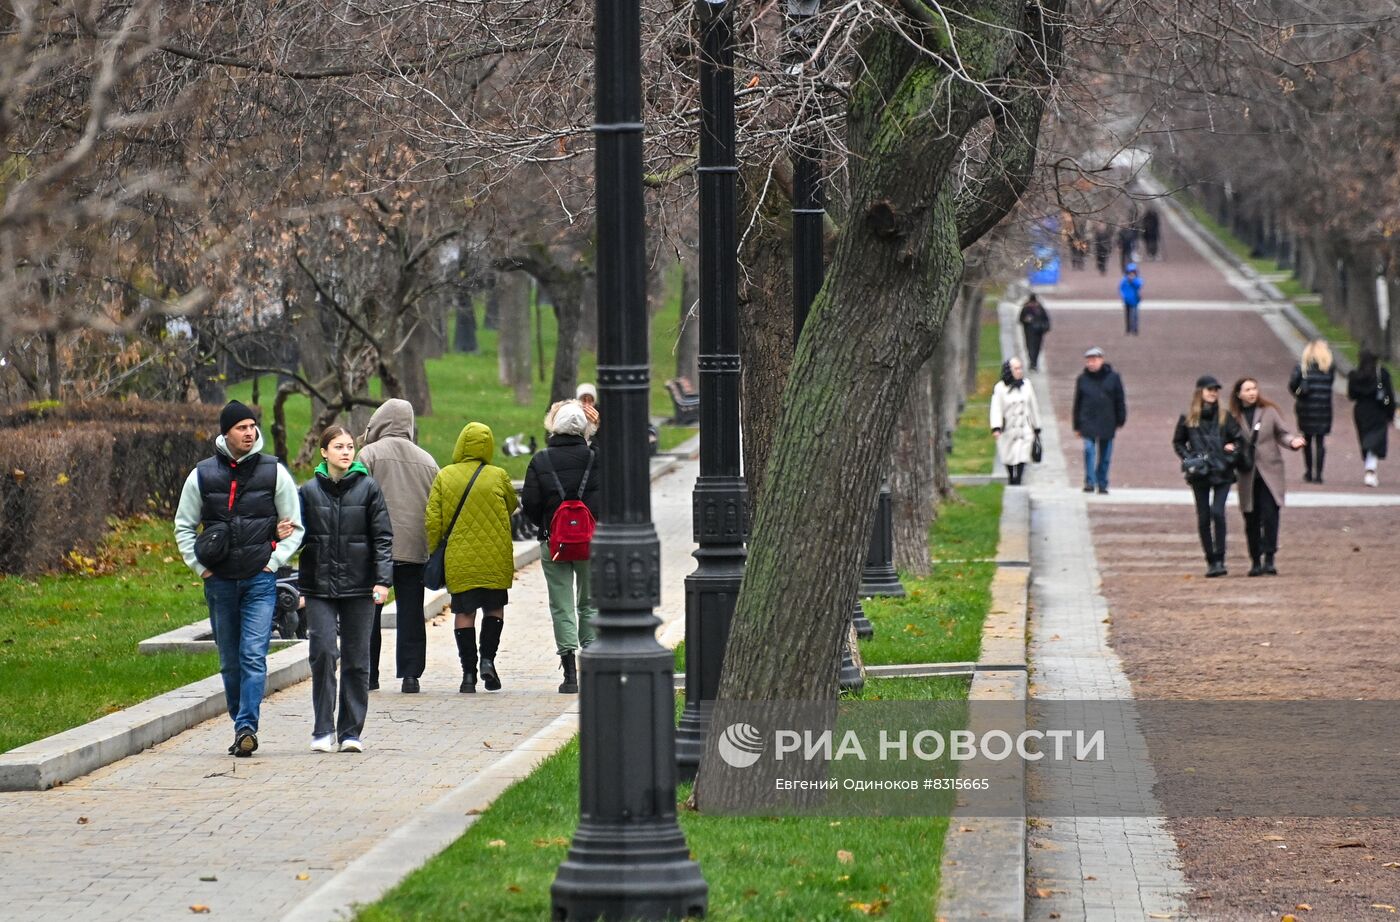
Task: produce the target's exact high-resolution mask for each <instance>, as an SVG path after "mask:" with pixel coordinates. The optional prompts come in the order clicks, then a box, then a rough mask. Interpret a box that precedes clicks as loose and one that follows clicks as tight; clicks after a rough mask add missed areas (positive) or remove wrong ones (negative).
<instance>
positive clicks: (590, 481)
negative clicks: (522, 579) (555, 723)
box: [521, 401, 602, 695]
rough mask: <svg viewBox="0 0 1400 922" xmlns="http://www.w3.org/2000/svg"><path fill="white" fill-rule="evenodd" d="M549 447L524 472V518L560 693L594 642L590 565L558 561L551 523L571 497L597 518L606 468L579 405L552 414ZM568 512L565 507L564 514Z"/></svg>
mask: <svg viewBox="0 0 1400 922" xmlns="http://www.w3.org/2000/svg"><path fill="white" fill-rule="evenodd" d="M551 423H552V426H551V432H550V436H549V441H548V443H547V445H546V447H545V450H544V451H542V452H540V453H539V454H537V455H535V456H534V457H533V458H531V459H530V466H529V467H528V468H527V469H526V470H525V488H524V490H523V492H522V497H521V499H522V505H523V506H524V509H525V517H526V518H527V519H529V520H530V521H531V522H533V523H534V524H535V527H536V528H538V529H539V533H540V569H541V570H542V571H543V572H544V582H545V586H546V588H547V589H548V591H549V615H550V619H551V620H552V621H553V623H554V647H555V655H556V656H558V657H559V667H560V668H561V669H562V670H563V671H564V680H563V682H561V683H560V685H559V692H560V694H565V695H569V694H577V693H578V663H577V660H576V655H577V653H578V651H579V649H580V648H581V647H586V646H588V645H589V644H590V643H592V642H593V636H594V634H593V619H594V618H596V617H597V616H598V610H597V609H596V608H594V606H593V592H592V587H591V577H592V573H591V565H590V563H589V561H588V559H587V558H585V559H582V560H555V559H553V556H552V555H551V553H550V549H549V548H550V544H549V539H550V533H549V530H550V525H551V523H552V522H553V521H554V518H555V513H556V512H558V510H559V507H560V506H561V505H562V504H563V503H564V502H566V501H567V500H581V501H582V502H583V504H584V505H585V506H587V507H588V510H589V512H590V513H592V515H593V516H594V518H595V519H596V518H597V515H598V512H599V509H598V493H599V488H600V486H601V484H602V477H601V476H600V475H601V474H602V472H601V471H600V470H599V469H598V463H597V459H596V458H595V457H594V454H593V450H592V449H590V448H589V447H588V442H587V440H585V439H584V437H583V434H584V430H585V429H586V427H587V425H588V420H587V417H585V416H584V414H583V408H582V407H581V406H579V404H577V403H575V402H573V401H570V402H568V403H565V404H564V405H563V406H561V407H560V408H559V409H558V411H557V412H555V413H554V415H553V418H552V420H551ZM567 512H568V510H567V508H566V509H565V514H567Z"/></svg>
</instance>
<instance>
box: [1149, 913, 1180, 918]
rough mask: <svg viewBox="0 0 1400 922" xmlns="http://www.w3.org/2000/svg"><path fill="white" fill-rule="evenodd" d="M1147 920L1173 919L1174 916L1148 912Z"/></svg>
mask: <svg viewBox="0 0 1400 922" xmlns="http://www.w3.org/2000/svg"><path fill="white" fill-rule="evenodd" d="M1147 918H1149V919H1175V918H1176V916H1174V915H1172V914H1171V913H1169V912H1149V913H1148V914H1147Z"/></svg>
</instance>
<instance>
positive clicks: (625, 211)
mask: <svg viewBox="0 0 1400 922" xmlns="http://www.w3.org/2000/svg"><path fill="white" fill-rule="evenodd" d="M596 4H597V5H596V19H595V27H594V28H595V31H594V48H595V49H596V51H595V63H594V79H595V82H596V89H595V105H596V116H597V121H596V124H595V125H594V126H593V131H594V135H595V138H596V151H597V153H596V156H595V161H594V176H595V184H596V188H595V192H596V198H597V203H598V218H597V222H598V247H597V259H598V275H597V285H598V305H599V309H598V390H599V395H598V396H599V405H600V406H601V407H603V408H604V411H605V412H606V413H607V418H606V420H605V421H604V424H603V426H602V428H601V430H600V431H599V460H600V467H601V470H602V475H603V490H602V499H601V515H600V516H599V524H598V529H597V532H596V533H595V535H594V538H593V545H592V570H593V598H594V601H595V603H596V605H597V607H598V618H597V621H596V622H594V623H595V625H596V627H597V629H598V638H597V640H596V641H595V642H594V643H593V644H591V645H590V646H589V647H588V649H587V650H585V651H583V655H582V657H581V659H582V662H581V669H580V676H579V678H580V683H579V684H580V689H579V690H580V695H579V824H578V829H577V830H576V831H575V833H574V840H573V843H572V845H571V846H570V848H569V854H568V857H567V858H566V859H565V860H564V862H563V863H562V864H560V865H559V870H558V873H557V875H556V876H555V878H554V885H553V887H551V888H550V899H551V904H552V908H551V916H552V918H553V919H554V920H555V922H564V920H580V922H582V920H588V922H593V920H595V919H609V920H611V919H619V920H621V919H668V918H682V917H686V916H703V915H704V914H705V911H706V909H707V908H708V904H709V888H708V887H707V885H706V884H705V880H704V878H703V877H701V875H700V866H699V865H697V864H696V863H695V862H694V861H692V860H691V858H690V848H689V846H687V844H686V841H685V836H684V834H683V833H682V832H681V830H680V826H679V825H678V824H677V822H676V764H675V758H676V756H675V727H674V724H673V720H674V716H673V715H674V714H675V689H674V687H673V684H672V683H673V680H672V669H671V666H672V653H671V652H670V651H669V650H667V649H666V648H664V647H662V646H661V645H660V644H659V643H657V642H656V626H657V625H658V624H659V623H660V621H659V619H658V618H657V617H656V616H655V615H654V614H653V611H654V609H655V608H656V606H657V605H658V604H659V603H660V596H661V542H660V541H659V540H658V539H657V536H656V529H655V527H654V526H653V525H652V522H651V485H650V478H649V476H648V473H649V471H648V468H649V459H648V457H647V422H648V419H647V412H648V404H649V402H650V401H649V398H650V377H651V374H650V368H649V364H648V363H649V357H648V354H647V348H648V343H647V326H648V325H647V312H646V264H645V257H646V253H645V242H646V241H645V237H646V226H645V207H644V203H643V199H642V82H641V38H640V36H641V7H640V0H596Z"/></svg>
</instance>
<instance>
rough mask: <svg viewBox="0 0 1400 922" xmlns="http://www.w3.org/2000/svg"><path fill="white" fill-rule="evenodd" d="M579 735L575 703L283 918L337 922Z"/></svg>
mask: <svg viewBox="0 0 1400 922" xmlns="http://www.w3.org/2000/svg"><path fill="white" fill-rule="evenodd" d="M577 733H578V705H577V703H575V704H574V705H573V706H572V707H570V708H569V709H568V710H567V711H565V712H564V713H563V714H560V715H559V716H558V717H557V718H555V719H554V721H553V722H552V723H550V724H549V725H548V726H546V727H545V728H544V729H543V730H541V731H540V732H538V733H536V734H535V735H534V736H532V737H530V738H529V739H527V740H525V741H524V742H522V743H521V744H520V745H518V746H516V747H515V748H514V749H513V750H511V752H510V753H508V754H507V755H505V756H504V757H503V758H502V759H501V760H500V761H499V762H497V763H495V764H494V765H492V766H491V767H490V768H489V769H487V770H486V771H484V772H481V773H479V774H477V775H476V776H475V777H473V778H472V779H471V780H469V781H465V782H463V783H462V784H460V785H458V786H457V787H456V788H454V789H453V790H452V791H450V792H448V793H447V794H446V795H444V796H443V797H442V798H440V799H439V800H438V801H437V802H436V803H434V804H433V805H432V806H429V807H426V808H424V809H422V810H420V811H419V812H418V813H417V814H415V815H414V817H413V819H412V820H410V821H409V822H408V823H405V824H404V825H403V826H400V827H399V828H398V829H396V830H394V831H393V832H392V833H390V834H389V835H388V836H386V837H385V838H383V839H381V840H380V841H379V844H377V845H376V846H374V848H372V849H370V850H369V851H367V852H365V853H364V854H363V855H361V856H360V857H358V858H356V859H355V860H354V861H352V862H350V864H349V865H347V866H346V867H345V869H344V870H342V871H341V872H340V873H338V874H336V875H335V876H334V877H332V878H331V879H330V880H329V881H327V882H326V883H325V884H323V885H322V886H321V887H320V889H318V890H316V891H315V892H314V893H312V894H311V895H310V896H308V897H307V898H306V899H305V900H303V901H302V902H301V903H299V904H298V905H297V907H296V908H295V909H293V910H292V911H291V912H289V913H287V914H286V915H285V916H283V917H282V919H283V922H337V920H344V919H348V918H350V917H351V916H352V915H353V914H354V912H355V907H357V906H363V905H366V904H369V903H373V902H375V901H376V900H378V899H379V898H380V897H382V896H383V895H384V894H385V893H387V892H388V891H389V890H391V889H393V888H394V887H395V886H397V885H398V883H399V882H400V881H401V880H403V879H404V878H405V877H407V876H408V875H409V874H411V873H413V872H414V871H416V870H417V869H418V868H420V867H422V866H423V865H424V864H426V863H427V862H428V861H429V860H431V859H432V858H433V857H434V856H435V855H437V854H438V853H439V852H441V851H442V850H443V849H445V848H447V846H449V845H451V844H452V843H453V842H454V841H456V840H457V838H458V837H459V836H461V835H462V834H463V833H464V832H466V831H467V830H468V829H469V828H471V826H472V824H473V823H475V822H476V818H477V816H479V815H480V814H481V812H482V811H484V810H485V809H486V808H487V807H488V806H490V804H491V802H492V801H494V800H495V799H496V798H497V797H499V796H500V795H501V794H502V793H503V792H504V791H505V790H506V788H508V787H510V786H511V785H512V784H514V783H515V782H517V781H519V780H520V779H522V778H524V777H526V776H527V775H529V774H530V773H531V772H532V771H534V770H535V767H536V766H537V765H539V763H540V762H542V761H544V760H545V759H546V758H548V757H549V756H551V755H553V754H554V753H555V752H558V751H559V750H560V749H561V748H563V747H564V745H565V744H566V743H568V742H569V740H571V739H573V737H574V735H575V734H577Z"/></svg>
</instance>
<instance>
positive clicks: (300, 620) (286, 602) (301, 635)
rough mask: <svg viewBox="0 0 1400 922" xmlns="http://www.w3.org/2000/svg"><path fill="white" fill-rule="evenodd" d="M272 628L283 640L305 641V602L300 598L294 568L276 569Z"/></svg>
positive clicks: (299, 588) (299, 589) (299, 587)
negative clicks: (275, 602) (275, 592)
mask: <svg viewBox="0 0 1400 922" xmlns="http://www.w3.org/2000/svg"><path fill="white" fill-rule="evenodd" d="M272 627H273V629H274V630H276V631H277V636H279V637H281V638H282V639H283V640H296V639H300V640H305V639H306V600H305V599H303V598H302V597H301V586H300V584H299V583H298V582H297V570H296V568H295V567H279V568H278V569H277V607H276V608H275V609H274V610H273V614H272Z"/></svg>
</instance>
